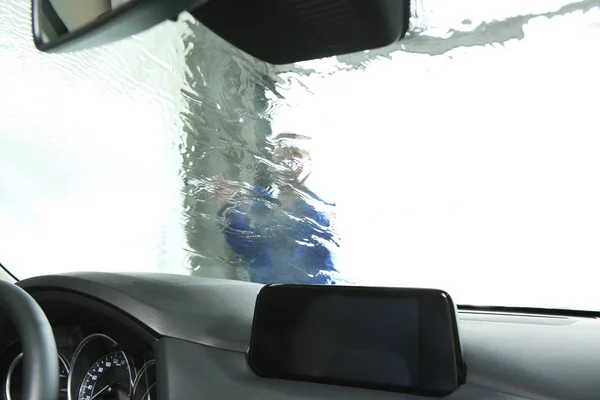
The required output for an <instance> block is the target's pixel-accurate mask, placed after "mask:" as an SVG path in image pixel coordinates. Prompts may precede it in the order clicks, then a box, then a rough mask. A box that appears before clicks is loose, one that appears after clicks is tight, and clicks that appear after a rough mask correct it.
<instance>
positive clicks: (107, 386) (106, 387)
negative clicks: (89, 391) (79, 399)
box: [90, 382, 112, 400]
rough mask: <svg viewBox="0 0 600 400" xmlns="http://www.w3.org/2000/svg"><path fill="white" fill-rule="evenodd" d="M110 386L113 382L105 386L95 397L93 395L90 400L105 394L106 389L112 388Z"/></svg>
mask: <svg viewBox="0 0 600 400" xmlns="http://www.w3.org/2000/svg"><path fill="white" fill-rule="evenodd" d="M110 385H112V382H111V383H109V384H108V385H106V386H104V387H103V388H102V389H100V391H99V392H98V393H96V394H95V395H93V396H92V397H91V398H90V400H94V399H95V398H96V397H98V396H99V395H100V393H102V392H104V391H105V390H106V389H108V388H109V387H110Z"/></svg>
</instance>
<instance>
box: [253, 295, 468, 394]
mask: <svg viewBox="0 0 600 400" xmlns="http://www.w3.org/2000/svg"><path fill="white" fill-rule="evenodd" d="M319 294H323V295H331V294H337V295H344V296H350V297H362V296H365V297H375V298H386V297H393V298H399V299H400V298H402V299H416V300H417V302H418V308H419V313H418V315H419V317H418V320H419V327H418V332H419V340H418V348H419V350H418V354H419V357H418V358H419V363H418V371H419V373H418V384H417V385H415V386H411V387H406V386H399V385H390V384H382V383H374V382H368V381H356V380H346V379H335V378H328V377H315V376H310V375H297V374H291V373H286V371H283V370H282V369H279V368H278V367H277V366H275V365H268V361H267V359H268V358H269V357H268V356H266V357H265V356H264V355H263V354H261V351H260V350H261V347H263V348H264V345H262V344H261V340H263V338H265V339H266V338H268V337H270V335H263V334H262V333H261V331H264V329H265V327H267V326H269V323H265V320H266V321H269V322H272V316H273V315H275V314H274V313H276V312H277V311H278V310H277V308H284V305H285V304H289V303H286V302H287V301H289V300H290V299H294V301H297V300H298V298H299V297H300V298H301V297H302V296H304V298H306V299H312V298H314V297H315V296H318V295H319ZM280 311H283V310H280ZM269 329H270V328H269ZM443 341H445V342H446V343H447V346H441V347H440V346H439V343H440V342H443ZM442 353H443V354H442ZM442 360H445V361H446V364H447V365H446V366H444V368H440V363H441V362H442ZM248 363H249V365H250V368H251V369H252V371H253V372H254V373H255V374H256V375H258V376H261V377H263V378H274V379H284V380H294V381H304V382H315V383H324V384H334V385H341V386H351V387H360V388H366V389H376V390H386V391H392V392H400V393H410V394H417V395H425V396H435V397H440V396H446V395H448V394H450V393H452V392H454V391H455V390H456V389H457V388H458V387H459V386H460V385H461V384H464V383H465V379H466V367H465V363H464V361H463V358H462V351H461V346H460V340H459V336H458V323H457V317H456V306H455V305H454V303H453V301H452V299H451V297H450V295H448V293H446V292H444V291H442V290H436V289H413V288H386V287H361V286H337V285H336V286H325V285H267V286H264V287H263V288H261V290H260V292H259V293H258V296H257V299H256V306H255V310H254V321H253V324H252V332H251V337H250V348H249V351H248Z"/></svg>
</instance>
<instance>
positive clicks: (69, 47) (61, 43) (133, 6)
mask: <svg viewBox="0 0 600 400" xmlns="http://www.w3.org/2000/svg"><path fill="white" fill-rule="evenodd" d="M42 1H45V0H33V1H32V7H31V26H32V31H33V42H34V43H35V47H37V49H38V50H40V51H43V52H48V53H62V52H71V51H78V50H85V49H89V48H92V47H97V46H102V45H104V44H108V43H112V42H116V41H119V40H121V39H124V38H126V37H129V36H131V35H135V34H138V33H140V32H143V31H145V30H147V29H150V28H152V27H153V26H155V25H158V24H160V23H161V22H164V21H166V20H168V19H173V18H176V17H177V16H178V15H179V14H180V13H182V12H183V11H187V10H190V9H194V8H197V7H200V6H201V5H203V4H205V3H206V2H207V1H209V0H132V1H131V2H129V3H126V4H124V5H122V6H121V7H119V8H118V9H116V10H115V11H114V12H110V13H107V14H105V15H102V16H100V17H99V18H98V19H96V20H94V21H93V22H91V23H90V24H89V25H87V26H85V27H83V28H80V29H78V30H76V31H74V32H71V33H69V34H67V35H64V36H62V37H60V38H58V39H56V40H54V41H52V42H50V43H44V42H42V40H41V32H39V20H40V13H39V9H40V5H41V2H42Z"/></svg>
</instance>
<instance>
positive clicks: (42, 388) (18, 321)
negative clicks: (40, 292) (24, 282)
mask: <svg viewBox="0 0 600 400" xmlns="http://www.w3.org/2000/svg"><path fill="white" fill-rule="evenodd" d="M0 309H2V311H4V312H5V313H6V314H8V317H9V319H11V320H12V322H13V323H14V325H15V326H16V328H17V331H18V332H19V336H20V338H21V345H22V350H23V364H22V365H23V397H22V398H23V399H25V400H58V395H59V371H58V362H57V360H58V352H57V350H56V342H55V341H54V334H53V333H52V327H51V326H50V322H48V318H46V314H44V311H42V309H41V307H40V306H39V305H38V303H37V302H36V301H35V300H34V299H33V297H31V296H30V295H29V294H27V292H25V291H24V290H23V289H21V288H20V287H18V286H16V285H14V284H12V283H9V282H5V281H3V280H0Z"/></svg>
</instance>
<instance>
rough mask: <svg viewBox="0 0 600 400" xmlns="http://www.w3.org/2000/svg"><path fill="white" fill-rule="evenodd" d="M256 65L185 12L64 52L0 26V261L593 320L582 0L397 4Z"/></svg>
mask: <svg viewBox="0 0 600 400" xmlns="http://www.w3.org/2000/svg"><path fill="white" fill-rule="evenodd" d="M414 6H415V7H414V13H415V15H414V16H413V18H412V27H411V33H410V35H409V38H407V39H406V40H405V41H403V42H402V43H399V44H397V45H394V46H392V47H389V48H386V49H380V50H374V51H369V52H364V53H360V54H353V55H347V56H340V57H335V58H331V59H325V60H316V61H310V62H305V63H300V64H297V65H288V66H277V67H276V66H271V65H268V64H265V63H262V62H260V61H258V60H255V59H253V58H252V57H250V56H248V55H246V54H243V53H241V52H240V51H238V50H236V49H234V48H232V47H231V46H230V45H229V44H227V43H225V42H223V41H222V40H220V39H219V38H218V37H216V36H215V35H213V34H212V33H211V32H209V31H208V30H206V29H205V28H203V27H202V26H200V25H199V24H197V23H196V22H195V21H193V20H192V19H191V18H190V17H184V18H183V19H182V20H180V21H179V22H177V23H171V22H169V23H165V24H163V25H161V26H159V27H157V28H155V29H153V30H151V31H149V32H146V33H144V34H141V35H139V36H136V37H134V38H131V39H128V40H125V41H122V42H120V43H116V44H112V45H109V46H105V47H103V48H100V49H93V50H89V51H85V52H82V53H78V54H68V55H60V54H58V55H47V54H41V53H38V52H37V51H35V49H34V48H33V45H32V43H31V37H30V33H29V2H28V1H24V0H11V1H9V2H8V5H7V6H6V9H7V10H6V11H5V12H4V13H2V14H1V15H0V60H1V61H2V63H1V66H0V68H1V70H2V74H1V75H0V84H1V87H2V88H3V92H4V93H5V95H4V96H2V99H1V100H0V105H1V110H2V118H0V262H2V263H3V264H4V265H5V266H6V267H8V268H9V269H10V270H11V271H12V272H13V273H14V274H15V275H16V276H18V277H19V278H26V277H29V276H33V275H38V274H44V273H54V272H66V271H77V270H101V271H160V272H169V273H177V274H191V275H202V276H212V277H222V278H227V279H242V280H251V281H256V282H263V283H271V282H294V283H324V284H343V283H348V284H365V285H394V286H418V287H435V288H441V289H445V290H448V291H449V292H450V293H451V294H452V295H453V297H454V298H455V300H456V301H457V302H458V303H462V304H464V303H467V304H494V305H521V306H542V307H546V306H547V307H564V308H581V309H600V297H598V295H596V294H594V293H595V285H594V284H593V282H592V280H591V279H587V278H589V277H590V276H591V275H589V273H588V271H593V270H595V267H596V266H597V265H598V264H599V262H600V257H599V256H598V252H597V251H595V248H596V245H597V243H598V242H599V240H600V233H599V231H598V229H597V227H598V226H600V208H598V207H597V204H599V203H600V191H599V190H598V189H597V185H594V182H595V181H596V180H597V178H598V171H600V158H598V157H597V154H598V153H599V151H600V141H598V139H597V138H596V136H597V135H596V134H597V128H596V126H595V123H596V120H595V118H594V115H595V114H594V111H595V107H594V105H595V102H594V96H595V95H596V93H598V92H600V91H599V89H600V87H599V83H598V80H597V79H594V76H595V71H598V70H600V65H599V63H600V58H599V57H598V52H597V48H598V43H599V41H600V2H598V1H581V2H569V1H565V0H560V1H559V0H553V1H547V2H534V1H519V2H516V1H511V2H496V3H494V4H490V3H489V2H486V4H485V5H483V4H479V2H474V1H468V0H464V1H459V2H453V3H452V4H451V5H450V4H447V3H446V2H443V1H438V0H428V1H418V2H415V4H414Z"/></svg>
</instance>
